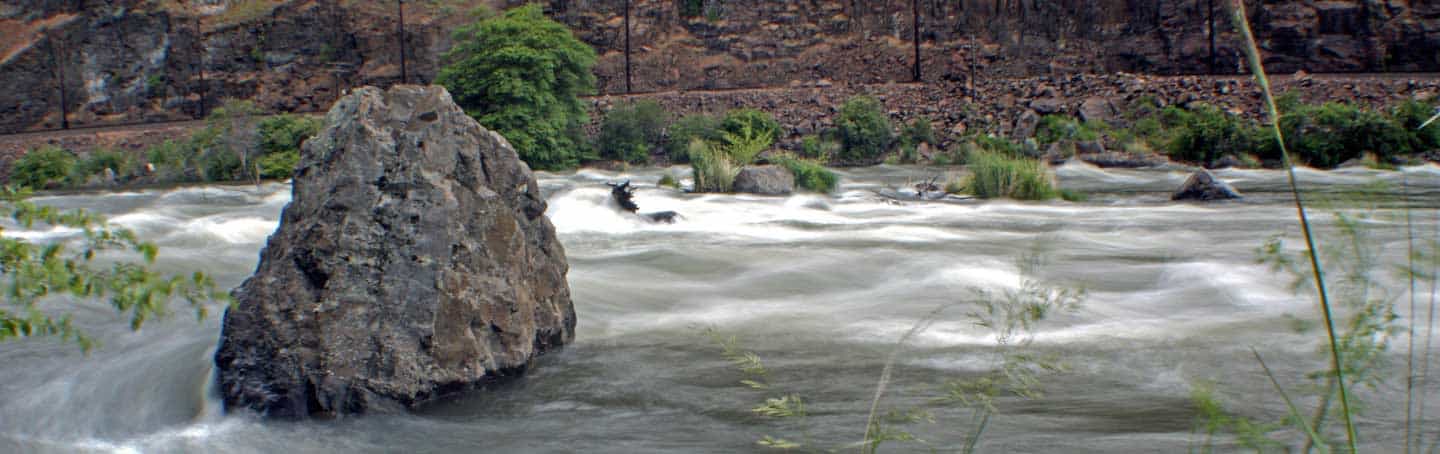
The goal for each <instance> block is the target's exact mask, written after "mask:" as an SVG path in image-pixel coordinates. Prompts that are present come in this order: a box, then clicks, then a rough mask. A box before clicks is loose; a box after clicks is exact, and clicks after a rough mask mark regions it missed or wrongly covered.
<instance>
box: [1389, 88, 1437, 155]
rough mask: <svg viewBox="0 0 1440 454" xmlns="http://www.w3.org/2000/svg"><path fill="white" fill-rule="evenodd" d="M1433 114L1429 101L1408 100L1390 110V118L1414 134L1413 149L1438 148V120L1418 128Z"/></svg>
mask: <svg viewBox="0 0 1440 454" xmlns="http://www.w3.org/2000/svg"><path fill="white" fill-rule="evenodd" d="M1432 115H1435V107H1434V106H1433V105H1431V103H1427V102H1421V101H1416V100H1413V99H1412V100H1409V101H1405V102H1403V103H1401V104H1400V105H1398V106H1395V108H1394V109H1392V110H1391V118H1394V120H1395V123H1398V124H1399V125H1400V127H1401V128H1404V129H1405V130H1406V131H1410V132H1411V133H1413V134H1415V139H1414V142H1413V145H1414V146H1413V148H1414V149H1415V151H1424V150H1435V149H1440V121H1436V122H1432V123H1430V124H1429V125H1427V126H1425V129H1420V125H1421V124H1424V123H1425V120H1429V119H1430V117H1431V116H1432Z"/></svg>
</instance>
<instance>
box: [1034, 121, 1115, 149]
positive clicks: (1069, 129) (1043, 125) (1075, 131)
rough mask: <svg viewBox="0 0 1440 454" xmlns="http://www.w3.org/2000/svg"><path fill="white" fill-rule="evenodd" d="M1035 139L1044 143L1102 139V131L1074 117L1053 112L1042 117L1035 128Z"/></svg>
mask: <svg viewBox="0 0 1440 454" xmlns="http://www.w3.org/2000/svg"><path fill="white" fill-rule="evenodd" d="M1035 139H1036V140H1038V141H1039V142H1040V143H1042V144H1049V143H1055V142H1059V141H1062V140H1080V141H1085V140H1100V133H1099V132H1097V131H1096V128H1092V127H1090V126H1089V125H1085V124H1083V123H1080V121H1079V120H1076V119H1074V118H1070V117H1068V116H1065V115H1054V114H1051V115H1046V116H1044V117H1042V118H1040V126H1039V127H1037V128H1035Z"/></svg>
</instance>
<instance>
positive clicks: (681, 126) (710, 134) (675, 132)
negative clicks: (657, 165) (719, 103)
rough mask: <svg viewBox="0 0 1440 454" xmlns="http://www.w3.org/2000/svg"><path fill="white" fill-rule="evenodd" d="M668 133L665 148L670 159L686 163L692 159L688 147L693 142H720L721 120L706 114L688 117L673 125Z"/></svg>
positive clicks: (681, 118) (676, 121)
mask: <svg viewBox="0 0 1440 454" xmlns="http://www.w3.org/2000/svg"><path fill="white" fill-rule="evenodd" d="M667 131H668V134H667V135H668V136H669V137H668V138H667V139H666V141H665V148H666V150H668V151H669V152H670V159H671V160H673V161H676V162H686V161H689V159H690V154H689V151H688V150H689V148H688V147H689V146H690V142H691V141H693V140H695V139H700V140H704V141H706V142H719V141H720V118H718V117H716V116H714V115H705V114H693V115H686V116H684V117H680V119H679V120H675V122H674V123H671V124H670V127H669V128H668V129H667Z"/></svg>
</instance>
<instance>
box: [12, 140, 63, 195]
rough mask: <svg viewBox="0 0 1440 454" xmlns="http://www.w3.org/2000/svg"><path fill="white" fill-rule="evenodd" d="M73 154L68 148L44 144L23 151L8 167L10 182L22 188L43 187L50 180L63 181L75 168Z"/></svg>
mask: <svg viewBox="0 0 1440 454" xmlns="http://www.w3.org/2000/svg"><path fill="white" fill-rule="evenodd" d="M75 161H76V159H75V154H74V153H71V152H70V151H69V150H66V149H63V148H60V147H54V146H44V147H40V148H37V149H35V150H31V151H30V152H29V153H25V155H24V156H21V157H20V159H17V160H15V165H14V166H12V167H11V168H10V183H11V184H14V185H16V186H19V187H22V188H26V187H28V188H32V189H44V188H45V186H46V185H48V184H50V183H51V182H58V181H63V180H64V179H65V178H66V177H68V176H69V175H70V173H71V171H72V170H74V169H75Z"/></svg>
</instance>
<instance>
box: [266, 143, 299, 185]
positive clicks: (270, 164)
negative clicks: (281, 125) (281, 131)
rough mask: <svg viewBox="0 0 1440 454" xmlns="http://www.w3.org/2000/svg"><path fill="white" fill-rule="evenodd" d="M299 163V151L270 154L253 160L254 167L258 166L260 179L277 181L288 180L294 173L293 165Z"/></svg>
mask: <svg viewBox="0 0 1440 454" xmlns="http://www.w3.org/2000/svg"><path fill="white" fill-rule="evenodd" d="M299 163H300V151H299V150H287V151H282V152H279V153H270V154H267V155H265V156H261V157H260V159H257V160H255V165H257V166H260V178H271V179H278V180H283V179H286V178H290V177H291V176H292V175H293V174H294V173H295V165H296V164H299Z"/></svg>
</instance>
